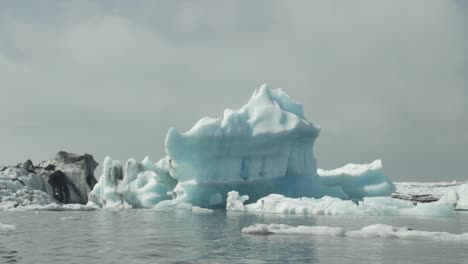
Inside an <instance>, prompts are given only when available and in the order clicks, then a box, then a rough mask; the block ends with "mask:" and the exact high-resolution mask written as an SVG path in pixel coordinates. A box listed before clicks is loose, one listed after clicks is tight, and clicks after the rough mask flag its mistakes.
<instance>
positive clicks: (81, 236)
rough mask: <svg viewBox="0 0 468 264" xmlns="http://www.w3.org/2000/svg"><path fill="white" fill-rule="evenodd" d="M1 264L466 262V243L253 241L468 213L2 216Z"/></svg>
mask: <svg viewBox="0 0 468 264" xmlns="http://www.w3.org/2000/svg"><path fill="white" fill-rule="evenodd" d="M0 223H3V224H14V225H16V229H15V230H13V231H3V232H2V231H0V262H20V263H80V264H82V263H228V262H232V263H360V264H362V263H425V264H428V263H437V264H440V263H466V260H467V259H468V243H460V242H440V241H414V240H400V239H379V238H348V237H308V236H279V235H271V236H253V235H245V234H242V233H241V229H242V227H245V226H248V225H251V224H254V223H268V224H269V223H284V224H289V225H295V226H297V225H328V226H342V227H344V228H346V229H358V228H362V227H363V226H366V225H370V224H376V223H384V224H390V225H395V226H402V225H405V226H410V227H412V228H413V229H418V230H429V231H447V232H451V233H463V232H468V213H466V212H458V213H457V215H456V216H455V217H454V218H424V217H370V216H366V217H355V216H354V217H338V216H317V217H311V216H309V217H303V216H291V215H257V214H231V213H229V214H228V213H226V212H223V211H216V212H215V213H213V214H205V215H203V214H202V215H197V214H192V213H191V212H186V211H164V212H154V211H149V210H128V211H120V212H111V211H91V212H42V211H41V212H13V211H1V212H0Z"/></svg>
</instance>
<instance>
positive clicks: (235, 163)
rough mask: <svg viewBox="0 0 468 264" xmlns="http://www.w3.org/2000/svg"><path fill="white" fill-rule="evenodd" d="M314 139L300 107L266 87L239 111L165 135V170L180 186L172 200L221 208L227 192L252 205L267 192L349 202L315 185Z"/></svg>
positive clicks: (332, 189)
mask: <svg viewBox="0 0 468 264" xmlns="http://www.w3.org/2000/svg"><path fill="white" fill-rule="evenodd" d="M318 134H319V128H318V127H316V126H315V125H314V124H312V123H311V122H309V121H308V120H307V119H306V118H305V116H304V112H303V109H302V106H301V105H300V104H298V103H296V102H295V101H293V100H292V99H291V98H290V97H289V96H288V95H287V94H286V93H285V92H283V91H282V90H281V89H277V90H271V89H270V88H268V86H267V85H266V84H265V85H263V86H262V87H260V89H258V90H255V92H254V93H253V95H252V97H251V98H250V100H249V102H248V103H247V104H246V105H245V106H243V107H242V108H240V109H238V110H231V109H226V110H225V111H224V113H223V116H222V117H221V118H202V119H201V120H200V121H198V122H197V123H196V124H195V125H194V126H193V128H192V129H190V130H189V131H187V132H185V133H180V132H178V131H177V130H175V129H174V128H171V129H170V130H169V132H168V134H167V137H166V142H165V149H166V153H167V160H168V164H167V165H168V166H167V169H168V174H169V175H170V176H171V177H172V178H174V179H176V180H177V181H178V184H177V186H176V187H175V188H174V193H175V195H176V199H177V200H179V201H183V202H189V203H193V204H197V205H201V206H206V207H217V206H218V207H222V206H224V201H225V200H226V198H227V197H226V194H227V192H229V191H231V190H238V191H240V192H242V193H243V194H248V195H249V196H250V197H251V198H252V199H254V200H255V199H258V198H261V197H263V196H265V195H268V194H271V193H279V194H284V195H287V196H289V197H301V196H312V197H321V196H324V195H333V196H338V197H342V198H348V197H347V195H346V194H345V193H344V192H343V191H342V190H341V189H340V188H335V187H327V186H323V185H321V184H320V182H319V181H318V177H317V174H316V172H317V162H316V159H315V157H314V154H313V145H314V141H315V139H316V138H317V136H318Z"/></svg>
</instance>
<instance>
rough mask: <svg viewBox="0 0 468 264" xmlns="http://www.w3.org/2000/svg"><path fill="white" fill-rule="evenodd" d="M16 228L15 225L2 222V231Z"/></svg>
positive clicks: (0, 228) (0, 227) (0, 226)
mask: <svg viewBox="0 0 468 264" xmlns="http://www.w3.org/2000/svg"><path fill="white" fill-rule="evenodd" d="M15 229H16V226H15V225H10V224H2V223H0V231H11V230H15Z"/></svg>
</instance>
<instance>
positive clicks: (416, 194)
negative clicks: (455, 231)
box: [392, 181, 468, 210]
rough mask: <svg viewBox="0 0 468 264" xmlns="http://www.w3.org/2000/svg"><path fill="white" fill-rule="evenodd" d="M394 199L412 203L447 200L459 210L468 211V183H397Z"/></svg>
mask: <svg viewBox="0 0 468 264" xmlns="http://www.w3.org/2000/svg"><path fill="white" fill-rule="evenodd" d="M395 186H396V190H395V192H394V193H393V194H392V197H395V198H398V199H404V200H411V201H437V200H440V199H443V200H446V201H448V202H450V203H452V204H454V205H455V208H456V209H458V210H468V183H466V182H456V181H454V182H430V183H426V182H424V183H423V182H396V183H395Z"/></svg>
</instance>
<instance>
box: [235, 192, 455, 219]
mask: <svg viewBox="0 0 468 264" xmlns="http://www.w3.org/2000/svg"><path fill="white" fill-rule="evenodd" d="M247 200H248V196H246V195H239V193H238V192H236V191H231V192H229V193H228V198H227V204H226V210H227V211H231V212H236V211H237V212H254V213H275V214H303V215H387V216H400V215H412V216H440V217H450V216H453V211H454V207H453V204H451V203H450V202H447V201H445V200H440V201H437V202H433V203H420V204H417V205H413V203H412V202H410V201H403V200H398V199H393V198H390V197H366V198H364V199H363V200H362V201H359V202H358V203H357V204H356V203H354V202H353V201H350V200H341V199H339V198H333V197H328V196H326V197H322V198H320V199H314V198H305V197H303V198H288V197H285V196H283V195H278V194H270V195H268V196H266V197H263V198H261V199H259V200H258V201H257V202H256V203H252V204H246V205H245V204H244V203H245V202H246V201H247Z"/></svg>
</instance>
